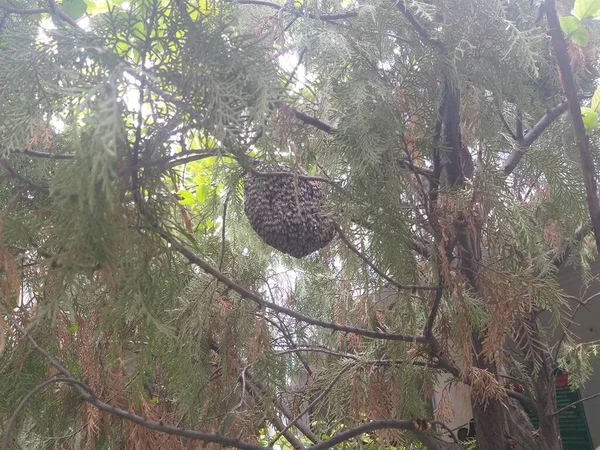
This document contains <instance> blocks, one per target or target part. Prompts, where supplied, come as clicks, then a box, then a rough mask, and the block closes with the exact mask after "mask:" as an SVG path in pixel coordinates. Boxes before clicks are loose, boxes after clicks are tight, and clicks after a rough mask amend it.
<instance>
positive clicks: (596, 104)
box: [591, 88, 600, 111]
mask: <svg viewBox="0 0 600 450" xmlns="http://www.w3.org/2000/svg"><path fill="white" fill-rule="evenodd" d="M591 107H592V109H593V110H594V111H598V109H600V88H598V89H596V92H594V95H593V96H592V105H591Z"/></svg>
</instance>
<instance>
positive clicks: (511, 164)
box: [502, 102, 569, 175]
mask: <svg viewBox="0 0 600 450" xmlns="http://www.w3.org/2000/svg"><path fill="white" fill-rule="evenodd" d="M567 109H569V105H568V103H567V102H562V103H560V104H559V105H557V106H555V107H554V108H552V109H551V110H549V111H548V112H547V113H546V114H544V116H542V117H541V118H540V120H538V121H537V123H536V124H535V125H534V126H533V127H532V128H531V129H530V130H529V131H528V132H527V134H525V136H523V139H522V140H521V141H518V142H517V148H515V149H514V150H513V151H512V152H511V153H510V155H508V158H507V159H506V161H505V163H504V167H503V169H502V170H503V171H504V174H505V175H510V174H511V173H512V172H513V170H515V168H516V167H517V165H518V164H519V162H520V161H521V159H522V158H523V156H524V155H525V150H526V149H527V148H528V147H530V146H531V145H532V144H533V143H534V142H535V141H536V140H537V138H538V137H540V135H541V134H542V133H543V132H544V131H546V128H548V127H549V126H550V125H551V124H552V123H553V122H554V120H555V119H557V118H558V117H560V116H561V115H562V114H563V113H564V112H565V111H566V110H567Z"/></svg>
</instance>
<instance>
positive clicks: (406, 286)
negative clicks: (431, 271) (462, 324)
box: [335, 224, 440, 291]
mask: <svg viewBox="0 0 600 450" xmlns="http://www.w3.org/2000/svg"><path fill="white" fill-rule="evenodd" d="M335 227H336V229H337V232H338V235H339V236H340V239H341V240H342V242H344V244H346V246H347V247H348V248H349V249H350V250H351V251H352V253H354V254H355V255H356V256H358V257H359V258H360V259H362V260H363V261H364V262H365V263H366V264H367V265H368V266H369V267H370V268H371V269H373V271H375V273H377V275H379V276H380V277H381V278H383V279H384V280H386V281H388V282H389V283H391V284H393V285H394V286H396V287H397V288H398V289H412V290H417V289H420V290H427V291H437V290H440V286H429V285H422V284H400V283H398V282H397V281H396V280H394V279H393V278H390V277H389V276H388V275H386V274H385V273H383V272H382V271H381V270H380V269H378V268H377V266H376V265H375V264H374V263H373V262H372V261H371V260H370V259H369V258H367V257H366V256H365V255H363V254H362V253H361V251H360V250H359V249H357V248H356V246H355V245H354V244H352V242H350V240H349V239H348V238H347V237H346V235H345V234H344V232H343V231H342V229H341V228H340V226H339V225H337V224H336V225H335Z"/></svg>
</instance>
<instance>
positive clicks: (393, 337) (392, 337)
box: [138, 202, 427, 344]
mask: <svg viewBox="0 0 600 450" xmlns="http://www.w3.org/2000/svg"><path fill="white" fill-rule="evenodd" d="M138 208H139V209H140V212H141V214H142V215H143V216H144V217H146V219H148V220H149V221H150V223H151V225H152V227H153V228H154V230H155V231H156V232H157V233H158V234H159V235H160V236H161V237H162V238H163V239H164V240H165V241H166V242H168V243H169V244H170V245H171V247H172V248H173V249H174V250H177V251H178V252H179V253H180V254H181V255H183V256H184V257H185V258H186V259H187V260H188V261H189V262H191V263H192V264H195V265H196V266H198V267H199V268H200V269H202V270H203V271H204V272H206V273H207V274H209V275H211V276H212V277H214V278H216V279H217V280H218V281H220V282H221V283H223V284H224V285H225V286H227V287H228V288H230V289H231V290H233V291H234V292H236V293H238V294H239V295H241V296H242V297H243V298H247V299H248V300H252V301H253V302H255V303H256V304H257V305H258V306H261V307H266V308H269V309H271V310H273V311H276V312H279V313H282V314H285V315H287V316H289V317H293V318H294V319H296V320H299V321H301V322H305V323H308V324H310V325H315V326H320V327H323V328H328V329H330V330H334V331H342V332H346V333H354V334H357V335H360V336H365V337H370V338H374V339H383V340H389V341H402V342H416V343H422V344H424V343H427V340H426V339H425V338H424V337H423V336H409V335H405V334H394V333H385V332H381V331H373V330H367V329H365V328H358V327H354V326H351V325H343V324H338V323H334V322H326V321H323V320H319V319H315V318H313V317H310V316H306V315H304V314H301V313H298V312H296V311H294V310H292V309H289V308H285V307H283V306H280V305H277V304H276V303H273V302H269V301H266V300H264V299H263V298H262V297H261V296H260V295H258V294H256V293H255V292H252V291H250V290H248V289H246V288H244V287H242V286H240V285H239V284H237V283H236V282H234V281H233V280H231V279H230V278H228V277H226V276H225V275H224V274H222V273H221V272H220V271H219V270H217V269H216V268H215V267H213V266H211V265H210V264H209V263H208V262H206V261H205V260H203V259H202V258H200V257H198V256H197V255H196V254H195V253H194V252H192V251H191V250H190V249H189V248H188V247H186V246H185V245H183V244H182V243H181V242H179V241H178V240H177V239H175V238H174V237H173V236H171V235H170V234H169V233H168V232H167V231H166V230H164V229H163V228H162V226H161V225H160V224H158V223H157V221H156V219H155V218H154V217H153V216H152V215H151V214H150V213H149V212H148V211H147V210H146V208H145V206H144V205H143V204H141V203H139V202H138Z"/></svg>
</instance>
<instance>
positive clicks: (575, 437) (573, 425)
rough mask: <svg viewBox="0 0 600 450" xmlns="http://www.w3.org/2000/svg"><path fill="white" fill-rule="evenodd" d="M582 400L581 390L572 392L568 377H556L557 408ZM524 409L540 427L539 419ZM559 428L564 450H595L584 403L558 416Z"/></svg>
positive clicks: (535, 424)
mask: <svg viewBox="0 0 600 450" xmlns="http://www.w3.org/2000/svg"><path fill="white" fill-rule="evenodd" d="M580 399H581V395H580V393H579V390H576V391H573V390H571V388H570V387H569V385H568V380H567V376H566V375H559V376H557V377H556V406H557V408H558V409H559V410H560V409H561V408H564V407H565V406H567V405H570V404H571V403H574V402H576V401H578V400H580ZM524 408H525V411H527V415H528V416H529V419H530V420H531V423H532V424H533V426H534V427H536V428H537V427H538V426H539V421H538V419H537V417H536V416H535V414H534V413H533V412H532V411H531V410H530V409H529V408H528V407H527V406H524ZM558 426H559V429H560V436H561V438H562V448H563V450H594V446H593V444H592V438H591V436H590V429H589V427H588V422H587V419H586V417H585V410H584V409H583V403H578V404H577V405H575V406H573V407H572V408H569V409H566V410H564V411H563V412H561V413H560V414H559V416H558Z"/></svg>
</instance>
